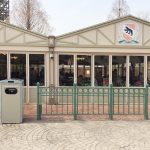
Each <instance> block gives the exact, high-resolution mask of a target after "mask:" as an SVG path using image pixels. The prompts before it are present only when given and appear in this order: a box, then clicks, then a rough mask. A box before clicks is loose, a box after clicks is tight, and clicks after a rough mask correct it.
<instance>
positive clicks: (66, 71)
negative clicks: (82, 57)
mask: <svg viewBox="0 0 150 150" xmlns="http://www.w3.org/2000/svg"><path fill="white" fill-rule="evenodd" d="M73 83H74V59H73V55H59V85H60V86H73Z"/></svg>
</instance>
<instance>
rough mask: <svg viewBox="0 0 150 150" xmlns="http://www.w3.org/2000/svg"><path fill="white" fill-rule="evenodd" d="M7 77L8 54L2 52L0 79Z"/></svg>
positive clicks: (0, 55)
mask: <svg viewBox="0 0 150 150" xmlns="http://www.w3.org/2000/svg"><path fill="white" fill-rule="evenodd" d="M4 79H7V55H6V54H0V80H4Z"/></svg>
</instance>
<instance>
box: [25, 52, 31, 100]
mask: <svg viewBox="0 0 150 150" xmlns="http://www.w3.org/2000/svg"><path fill="white" fill-rule="evenodd" d="M29 71H30V64H29V53H27V54H26V87H27V88H26V102H27V103H29V102H30V100H29V97H30V95H29V94H30V93H29V87H30V75H29Z"/></svg>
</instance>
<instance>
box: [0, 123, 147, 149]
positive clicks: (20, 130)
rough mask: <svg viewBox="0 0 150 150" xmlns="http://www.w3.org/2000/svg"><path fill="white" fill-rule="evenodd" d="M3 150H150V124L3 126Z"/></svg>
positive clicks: (0, 142) (0, 141)
mask: <svg viewBox="0 0 150 150" xmlns="http://www.w3.org/2000/svg"><path fill="white" fill-rule="evenodd" d="M0 150H150V121H66V122H63V121H58V122H56V121H55V122H54V121H53V122H50V121H49V122H41V121H40V122H36V121H35V122H32V123H29V122H28V123H26V122H25V123H23V124H20V125H17V124H12V125H10V124H3V125H0Z"/></svg>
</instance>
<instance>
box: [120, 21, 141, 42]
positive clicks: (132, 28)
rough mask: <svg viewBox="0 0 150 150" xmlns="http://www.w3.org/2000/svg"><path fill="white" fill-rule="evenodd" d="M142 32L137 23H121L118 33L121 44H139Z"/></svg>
mask: <svg viewBox="0 0 150 150" xmlns="http://www.w3.org/2000/svg"><path fill="white" fill-rule="evenodd" d="M139 42H140V31H139V26H138V24H137V23H133V22H131V23H130V22H127V23H121V24H120V27H119V32H118V43H119V44H139Z"/></svg>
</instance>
